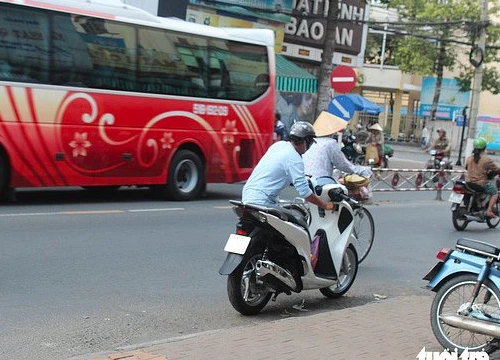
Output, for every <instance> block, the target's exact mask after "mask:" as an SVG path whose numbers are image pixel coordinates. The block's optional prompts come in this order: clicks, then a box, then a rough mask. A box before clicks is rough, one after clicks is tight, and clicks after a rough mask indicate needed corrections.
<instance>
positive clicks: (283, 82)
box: [276, 55, 318, 93]
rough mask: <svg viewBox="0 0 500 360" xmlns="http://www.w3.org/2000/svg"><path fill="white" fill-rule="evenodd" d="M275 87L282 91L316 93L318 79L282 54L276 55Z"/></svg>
mask: <svg viewBox="0 0 500 360" xmlns="http://www.w3.org/2000/svg"><path fill="white" fill-rule="evenodd" d="M276 89H277V90H279V91H283V92H298V93H316V92H317V91H318V79H316V77H315V76H314V75H312V74H310V73H309V72H307V70H304V69H302V68H301V67H299V66H298V65H295V64H294V63H293V62H291V61H290V60H288V59H286V58H285V57H284V56H283V55H276Z"/></svg>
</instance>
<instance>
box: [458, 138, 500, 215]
mask: <svg viewBox="0 0 500 360" xmlns="http://www.w3.org/2000/svg"><path fill="white" fill-rule="evenodd" d="M473 145H474V150H473V151H472V155H471V156H469V157H468V158H467V161H466V163H465V169H466V170H467V176H466V179H465V181H467V182H468V183H473V184H476V185H478V186H481V187H483V188H484V192H485V193H486V194H488V195H491V198H490V202H489V204H488V209H487V210H486V216H488V217H490V218H495V217H496V216H497V215H496V214H495V213H494V212H493V206H494V205H495V203H496V202H497V200H498V192H497V187H496V185H495V183H494V182H493V181H491V180H490V179H489V176H490V174H496V175H500V168H499V167H498V166H496V165H495V163H494V162H493V160H491V159H490V158H489V157H488V155H486V154H485V153H484V150H486V145H487V142H486V140H485V139H484V138H482V137H478V138H476V139H474V143H473Z"/></svg>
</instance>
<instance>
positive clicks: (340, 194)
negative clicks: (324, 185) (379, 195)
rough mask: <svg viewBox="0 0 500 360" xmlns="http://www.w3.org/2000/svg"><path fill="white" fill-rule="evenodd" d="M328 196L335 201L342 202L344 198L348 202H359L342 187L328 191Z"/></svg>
mask: <svg viewBox="0 0 500 360" xmlns="http://www.w3.org/2000/svg"><path fill="white" fill-rule="evenodd" d="M328 197H329V198H330V199H331V200H332V201H333V202H341V201H342V200H345V201H347V202H352V203H354V204H357V203H358V201H357V200H354V199H353V198H352V197H350V196H348V195H346V194H344V191H343V190H342V189H331V190H330V191H328Z"/></svg>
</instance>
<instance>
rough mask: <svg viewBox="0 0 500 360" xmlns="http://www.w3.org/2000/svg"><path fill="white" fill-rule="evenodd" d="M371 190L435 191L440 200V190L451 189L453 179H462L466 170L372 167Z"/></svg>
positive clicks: (437, 198)
mask: <svg viewBox="0 0 500 360" xmlns="http://www.w3.org/2000/svg"><path fill="white" fill-rule="evenodd" d="M372 171H373V177H372V180H371V188H372V191H373V192H389V191H435V192H436V200H442V195H441V193H442V191H444V190H451V189H452V188H453V183H454V182H455V180H459V179H463V178H464V176H465V173H466V170H440V169H381V168H376V169H372Z"/></svg>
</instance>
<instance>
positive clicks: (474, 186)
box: [465, 181, 484, 192]
mask: <svg viewBox="0 0 500 360" xmlns="http://www.w3.org/2000/svg"><path fill="white" fill-rule="evenodd" d="M465 187H466V188H467V190H469V191H471V192H484V186H481V185H478V184H475V183H472V182H468V181H465Z"/></svg>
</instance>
